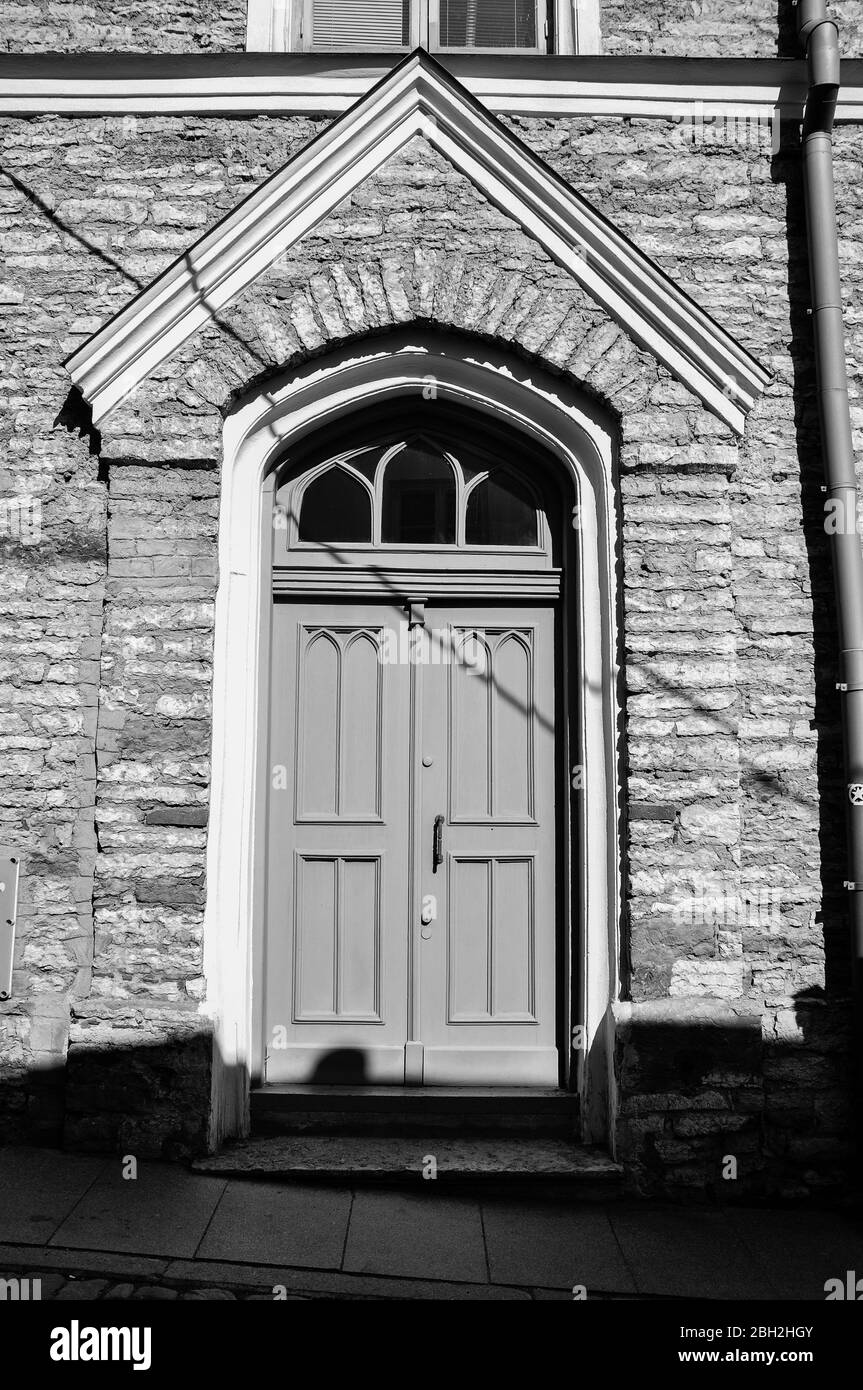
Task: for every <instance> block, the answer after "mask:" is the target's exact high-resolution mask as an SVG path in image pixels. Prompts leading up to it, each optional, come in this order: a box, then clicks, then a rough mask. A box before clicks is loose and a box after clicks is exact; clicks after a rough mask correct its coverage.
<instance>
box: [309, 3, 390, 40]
mask: <svg viewBox="0 0 863 1390" xmlns="http://www.w3.org/2000/svg"><path fill="white" fill-rule="evenodd" d="M409 42H410V0H313V5H312V45H313V47H315V48H330V49H336V50H341V51H343V52H345V53H351V52H355V51H356V50H357V49H358V48H370V49H383V48H407V46H408V44H409Z"/></svg>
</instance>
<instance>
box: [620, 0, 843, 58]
mask: <svg viewBox="0 0 863 1390" xmlns="http://www.w3.org/2000/svg"><path fill="white" fill-rule="evenodd" d="M828 9H829V11H830V13H831V14H832V15H833V17H834V18H835V19H836V21H837V23H838V25H839V35H840V49H841V52H842V54H843V56H844V57H846V58H859V57H861V56H863V0H832V2H831V3H830V5H829V6H828ZM796 23H797V21H796V13H795V10H794V6H793V4H792V0H655V3H653V4H650V5H633V4H632V0H600V28H601V33H602V52H603V53H620V54H630V55H631V54H636V53H641V54H644V53H655V54H665V55H667V56H668V57H672V58H776V57H779V58H796V57H799V53H800V50H799V45H798V42H797V37H796Z"/></svg>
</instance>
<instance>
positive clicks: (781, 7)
mask: <svg viewBox="0 0 863 1390" xmlns="http://www.w3.org/2000/svg"><path fill="white" fill-rule="evenodd" d="M776 54H777V57H779V58H799V57H800V43H799V41H798V38H797V9H796V0H776Z"/></svg>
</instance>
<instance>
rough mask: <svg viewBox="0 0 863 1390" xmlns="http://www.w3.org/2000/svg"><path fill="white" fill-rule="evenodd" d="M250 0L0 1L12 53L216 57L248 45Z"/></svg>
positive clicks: (0, 21) (5, 42)
mask: <svg viewBox="0 0 863 1390" xmlns="http://www.w3.org/2000/svg"><path fill="white" fill-rule="evenodd" d="M246 8H247V4H246V0H182V3H181V4H167V5H165V4H160V3H159V0H0V35H2V39H0V44H2V50H0V51H6V52H9V53H95V52H101V51H103V50H106V49H110V50H113V51H115V52H119V53H213V52H216V53H218V52H225V51H230V50H236V49H241V50H242V49H244V48H245V46H246Z"/></svg>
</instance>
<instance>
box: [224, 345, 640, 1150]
mask: <svg viewBox="0 0 863 1390" xmlns="http://www.w3.org/2000/svg"><path fill="white" fill-rule="evenodd" d="M430 372H431V373H433V375H434V377H435V380H436V382H437V387H438V393H439V398H442V399H447V400H450V401H453V402H457V403H462V404H469V405H470V406H471V407H472V408H473V409H474V410H478V411H480V412H484V413H486V414H489V415H493V416H494V417H496V418H497V419H498V420H502V421H503V422H504V423H505V424H506V425H507V427H508V428H509V429H511V430H512V431H514V432H516V433H521V434H527V435H528V436H529V437H530V438H531V439H532V440H534V441H535V442H536V443H537V444H539V445H540V446H541V447H542V448H543V449H545V450H546V451H550V452H551V453H552V454H553V455H554V456H555V457H556V458H557V459H558V460H559V462H560V464H561V466H562V468H563V469H564V470H565V471H566V473H567V474H568V476H569V478H570V479H571V481H572V484H573V487H574V490H575V496H576V499H577V502H578V505H579V507H580V513H579V517H580V529H579V533H578V545H577V546H576V547H574V550H575V574H574V575H573V576H572V578H573V582H572V583H568V584H567V585H566V586H565V587H566V600H565V601H566V603H567V604H568V605H572V611H571V619H572V620H574V624H575V629H576V630H577V631H578V633H579V641H578V643H577V653H576V656H575V659H574V661H573V665H572V666H571V668H570V677H569V681H568V700H567V703H568V709H569V712H570V721H569V722H570V724H571V727H572V733H573V743H572V745H571V746H570V747H569V748H568V749H567V753H568V756H569V757H570V758H571V759H572V760H573V761H579V762H580V763H581V764H582V765H583V801H582V804H581V815H580V816H578V817H577V818H576V821H575V823H574V824H573V825H572V827H571V831H570V835H569V837H568V838H569V843H570V846H571V848H570V851H569V853H570V854H572V855H574V856H577V862H578V864H579V866H580V869H581V872H580V873H579V875H578V887H577V892H576V895H575V898H574V899H573V901H572V904H571V910H570V912H569V914H568V916H569V918H570V920H571V928H572V929H571V931H570V932H569V940H570V941H571V943H572V944H571V948H570V950H571V952H572V953H574V954H573V955H572V958H570V954H569V951H568V955H567V961H566V976H567V981H569V980H570V979H572V978H575V979H576V980H577V981H578V994H577V996H576V997H571V996H569V997H568V1007H567V1017H568V1020H575V1022H578V1023H581V1024H583V1025H584V1027H585V1030H586V1038H587V1046H586V1048H585V1050H584V1051H582V1052H581V1053H580V1054H579V1058H580V1062H579V1074H578V1076H577V1078H575V1082H576V1085H577V1089H578V1090H579V1092H580V1094H581V1098H582V1117H583V1123H584V1135H583V1137H584V1139H585V1141H586V1142H590V1143H611V1144H613V1134H612V1131H611V1121H612V1117H613V1115H614V1113H615V1094H614V1075H613V1012H612V1011H613V1006H614V1002H615V1000H616V998H617V996H618V984H619V946H618V934H619V923H620V910H621V899H620V894H621V888H620V867H619V865H620V846H619V835H618V817H619V805H618V799H619V794H620V793H619V786H620V783H619V764H618V749H617V737H618V732H617V731H618V728H619V710H618V691H617V684H618V668H617V662H616V658H617V631H616V611H617V610H616V583H617V581H616V571H615V537H616V532H615V524H616V523H615V516H616V498H615V482H614V466H613V459H614V455H613V444H612V425H611V422H610V421H608V420H606V419H605V417H604V415H603V412H602V410H601V408H600V407H599V406H598V405H597V404H596V403H595V402H592V401H590V400H589V399H588V398H586V397H584V396H582V395H581V393H579V392H577V391H575V390H574V389H572V388H571V387H570V386H569V384H568V383H567V382H565V381H563V380H562V379H555V378H553V377H551V376H546V375H545V374H544V373H542V372H538V371H537V370H536V369H535V368H532V367H531V368H528V367H527V366H526V365H525V364H522V363H519V362H518V360H517V359H515V358H510V357H508V356H507V355H505V354H501V353H497V352H495V351H493V350H491V349H487V348H486V347H484V346H482V347H480V348H479V349H478V354H477V355H474V353H473V350H465V348H464V346H463V345H461V344H459V343H458V341H457V340H453V339H450V340H449V343H447V340H446V339H445V338H444V337H442V336H441V337H438V336H437V335H434V334H429V335H428V337H427V338H426V336H425V335H423V340H422V341H420V342H419V343H418V342H417V336H416V333H415V332H414V333H413V334H411V333H410V332H409V331H405V332H404V333H403V334H401V335H400V336H399V337H398V338H395V337H389V338H388V339H387V340H386V342H385V343H383V344H382V343H381V342H380V341H379V342H378V343H377V344H371V345H369V346H367V347H366V348H365V349H364V350H362V351H360V352H358V351H357V350H356V349H353V350H347V349H346V350H343V351H342V352H340V353H333V354H330V355H328V356H326V357H324V358H321V359H318V360H317V361H315V362H313V363H309V364H307V365H306V366H304V367H303V368H302V369H301V370H300V371H297V372H295V373H290V374H286V375H285V376H283V377H282V378H280V379H279V380H278V381H275V382H272V383H270V384H269V385H268V387H267V389H266V390H262V391H259V392H258V393H256V394H255V396H254V397H253V398H252V399H250V400H249V401H247V402H246V403H245V404H243V405H241V406H240V407H238V409H237V410H236V411H235V412H234V413H232V414H231V415H229V416H228V418H227V419H226V421H225V426H224V462H223V466H222V472H221V500H220V513H219V574H220V580H219V588H218V591H217V596H216V613H215V634H214V672H213V742H212V784H211V794H210V819H209V830H208V839H207V902H206V909H205V920H204V971H205V975H206V978H207V991H208V992H207V1000H206V1002H205V1003H204V1004H202V1005H201V1011H202V1013H204V1014H205V1015H206V1016H208V1017H209V1018H211V1019H212V1020H213V1025H214V1033H215V1039H216V1048H215V1056H214V1069H213V1095H212V1108H211V1123H210V1143H211V1145H212V1146H213V1147H215V1146H216V1145H218V1144H219V1143H220V1142H221V1140H222V1139H224V1138H225V1137H227V1136H229V1135H233V1134H242V1133H244V1132H245V1130H246V1128H247V1125H248V1092H249V1083H250V1079H251V1077H252V1075H253V1074H254V1065H255V1064H254V1058H255V1050H254V1041H255V1039H254V1026H255V1025H254V1017H255V1003H254V1001H255V993H254V989H255V985H256V981H255V980H254V979H253V974H254V969H255V967H254V965H253V960H254V943H255V940H256V935H257V936H258V938H259V936H260V933H261V931H262V929H263V914H264V911H265V902H264V898H263V891H264V890H263V883H262V878H264V877H265V875H264V874H263V873H262V866H261V863H260V858H259V846H260V844H261V837H262V816H263V815H264V810H263V806H262V798H261V796H260V791H261V786H260V784H261V782H262V781H263V780H265V779H266V768H264V769H263V771H261V770H259V761H260V760H259V759H258V758H257V756H256V749H257V747H258V745H259V739H260V735H261V721H262V720H263V719H264V718H265V715H264V713H263V710H264V708H265V706H264V704H263V701H262V680H265V679H266V675H265V673H264V670H263V668H264V664H265V663H264V661H263V659H262V649H263V646H264V643H265V640H266V631H267V625H266V621H265V620H266V618H267V616H268V612H269V608H268V605H269V603H270V593H269V580H270V575H269V555H268V554H266V555H265V553H264V551H265V544H264V532H265V528H264V527H263V526H262V524H261V521H262V513H261V508H262V505H264V499H266V498H267V496H268V494H267V481H266V480H267V479H268V477H270V476H271V475H272V471H273V469H274V467H275V465H276V462H277V458H278V456H279V455H281V454H282V453H283V452H284V450H285V449H286V448H288V447H290V445H291V444H292V443H293V442H296V441H298V440H300V439H302V438H303V437H304V436H305V435H307V434H308V433H309V432H311V431H312V430H316V429H318V428H321V427H324V426H326V425H328V424H330V423H332V422H333V421H335V420H336V419H338V418H339V416H344V415H346V414H349V413H351V412H352V411H354V410H356V409H358V408H361V407H363V406H368V405H370V404H372V403H373V402H375V401H379V402H383V401H384V400H387V399H392V398H394V397H398V396H400V395H405V394H411V393H414V394H418V393H420V392H421V391H422V389H423V385H424V384H425V383H426V382H427V380H428V374H429V373H430ZM268 501H269V505H270V507H271V506H272V489H271V486H270V492H269V496H268ZM569 622H570V620H569V619H568V620H567V626H569Z"/></svg>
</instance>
